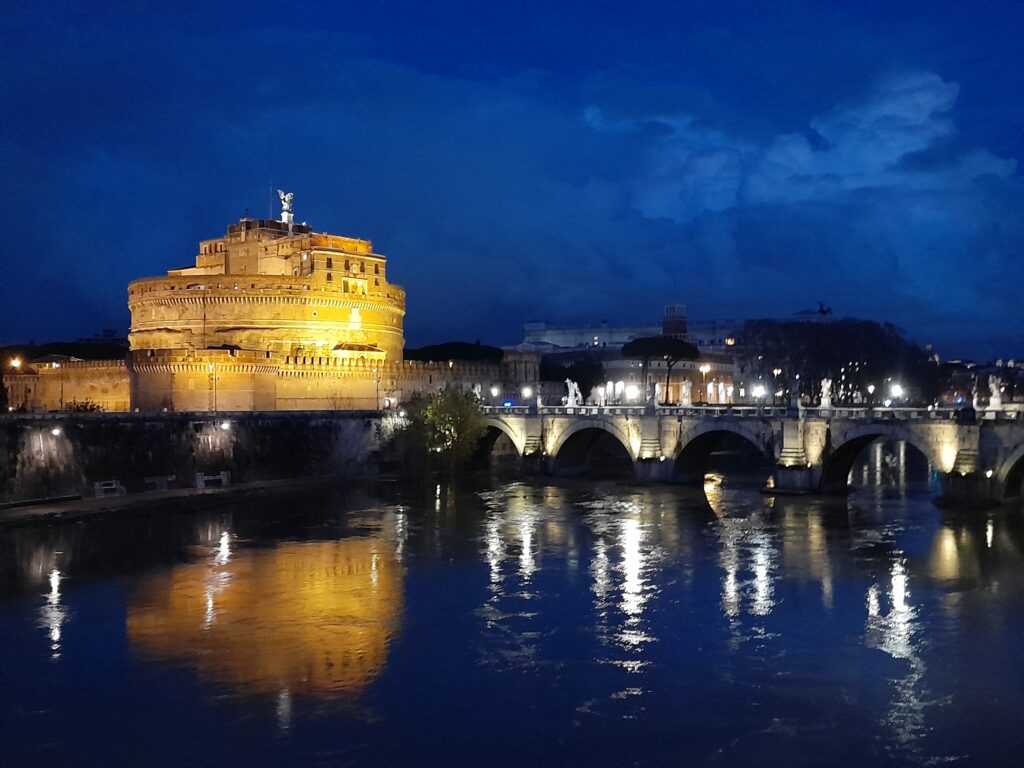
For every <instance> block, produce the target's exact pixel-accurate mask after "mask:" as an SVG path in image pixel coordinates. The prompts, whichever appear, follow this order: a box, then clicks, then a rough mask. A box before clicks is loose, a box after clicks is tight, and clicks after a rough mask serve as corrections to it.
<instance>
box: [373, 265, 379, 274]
mask: <svg viewBox="0 0 1024 768" xmlns="http://www.w3.org/2000/svg"><path fill="white" fill-rule="evenodd" d="M373 274H375V275H379V274H380V264H374V265H373Z"/></svg>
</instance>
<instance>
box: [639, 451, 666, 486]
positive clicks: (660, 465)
mask: <svg viewBox="0 0 1024 768" xmlns="http://www.w3.org/2000/svg"><path fill="white" fill-rule="evenodd" d="M672 469H673V464H672V462H671V461H667V460H666V459H665V457H664V456H662V457H661V458H658V459H637V460H636V461H634V462H633V472H634V473H635V475H636V479H637V481H639V482H641V483H670V482H672Z"/></svg>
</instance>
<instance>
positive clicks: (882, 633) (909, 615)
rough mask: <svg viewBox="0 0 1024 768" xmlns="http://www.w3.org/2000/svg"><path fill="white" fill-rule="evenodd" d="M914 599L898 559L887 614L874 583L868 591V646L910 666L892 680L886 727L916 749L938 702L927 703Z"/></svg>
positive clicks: (890, 585)
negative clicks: (927, 717)
mask: <svg viewBox="0 0 1024 768" xmlns="http://www.w3.org/2000/svg"><path fill="white" fill-rule="evenodd" d="M911 597H912V593H911V591H910V584H909V579H908V575H907V568H906V563H905V561H904V560H903V559H902V557H897V558H896V559H894V560H893V563H892V566H891V569H890V572H889V590H888V594H887V598H888V603H889V610H888V612H887V613H885V614H883V613H882V606H881V589H880V587H879V585H878V584H872V585H871V587H870V588H869V589H868V593H867V613H868V617H867V632H866V637H865V644H866V645H867V646H868V647H869V648H877V649H878V650H880V651H882V652H884V653H886V654H888V655H889V656H891V657H892V658H893V659H896V660H898V661H900V662H903V663H905V664H906V665H907V667H906V672H905V674H903V675H902V676H900V677H897V678H896V679H894V680H893V686H894V688H895V693H894V695H893V698H892V701H891V702H890V706H889V709H888V711H887V712H886V715H885V718H884V724H885V726H886V727H887V728H888V729H890V730H891V731H892V732H893V734H894V736H895V737H896V740H897V741H898V742H899V743H900V744H901V745H903V746H904V747H907V748H910V749H917V748H918V747H919V744H920V741H921V739H922V738H923V737H924V736H925V735H926V733H927V728H926V725H925V710H926V708H927V707H928V706H931V705H934V704H937V703H939V702H934V701H928V700H927V696H928V691H927V690H926V689H925V688H924V685H923V680H924V675H925V664H924V661H923V659H922V658H921V654H920V649H919V647H918V646H919V645H920V643H919V642H918V640H917V637H916V636H917V634H918V630H919V627H918V622H917V618H918V616H917V614H918V611H917V608H916V607H915V606H914V605H913V604H912V602H911Z"/></svg>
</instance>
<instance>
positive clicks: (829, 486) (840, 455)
mask: <svg viewBox="0 0 1024 768" xmlns="http://www.w3.org/2000/svg"><path fill="white" fill-rule="evenodd" d="M879 426H880V425H878V424H870V425H865V426H863V427H859V428H858V427H854V428H852V429H849V430H846V431H845V432H844V436H843V440H842V442H840V443H837V444H835V445H833V446H832V448H831V451H829V453H828V455H822V459H821V482H820V484H819V490H820V491H821V492H822V493H845V492H846V489H847V487H848V482H847V481H848V478H849V476H850V472H851V471H852V470H853V464H854V462H856V461H857V457H858V456H860V454H861V452H863V451H864V449H865V448H867V447H868V446H869V445H870V444H871V443H873V442H874V441H875V440H902V441H904V442H905V443H906V444H907V445H909V446H911V447H912V448H914V449H915V450H916V451H918V452H919V453H921V454H922V455H923V456H924V457H925V458H926V459H927V460H928V464H929V465H930V466H931V467H933V468H936V467H941V466H942V461H941V457H940V456H939V455H938V454H937V453H936V451H935V449H934V448H933V446H932V445H931V444H930V443H929V442H928V441H927V440H924V439H922V438H921V437H920V436H919V435H917V434H915V433H914V432H913V431H912V430H910V429H907V428H906V427H902V426H896V425H892V426H886V427H883V428H881V429H880V428H879Z"/></svg>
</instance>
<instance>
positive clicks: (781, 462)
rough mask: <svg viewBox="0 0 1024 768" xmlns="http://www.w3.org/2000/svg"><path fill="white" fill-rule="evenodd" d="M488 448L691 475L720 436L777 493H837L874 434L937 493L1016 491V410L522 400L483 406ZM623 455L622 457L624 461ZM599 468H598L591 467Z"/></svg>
mask: <svg viewBox="0 0 1024 768" xmlns="http://www.w3.org/2000/svg"><path fill="white" fill-rule="evenodd" d="M484 412H485V419H486V422H487V426H488V427H489V433H488V434H489V436H490V441H489V445H490V446H494V444H495V442H496V441H497V440H498V438H499V437H500V436H501V435H505V436H506V437H507V438H508V441H507V442H505V445H506V447H507V445H508V443H509V442H510V443H511V445H512V446H514V448H515V453H516V454H517V455H518V456H522V457H531V458H532V459H534V460H537V461H539V462H540V463H541V464H542V465H543V466H544V468H545V469H547V470H548V471H550V472H553V473H556V474H557V473H570V472H581V471H588V470H595V468H597V466H598V465H600V464H601V461H599V460H601V459H614V458H615V457H618V459H619V460H620V465H621V464H625V465H626V466H627V467H628V466H630V464H631V467H632V472H633V475H634V477H635V478H637V479H639V480H654V481H667V482H670V481H675V482H697V481H698V480H701V479H702V478H703V474H704V467H705V466H706V463H707V459H708V455H709V453H710V451H711V450H712V449H713V448H714V446H716V445H718V444H719V443H720V440H721V439H722V438H723V435H732V436H734V437H732V438H731V439H733V440H735V439H737V438H741V439H742V440H744V441H746V442H747V443H749V444H751V445H752V446H753V447H754V448H755V449H756V450H757V451H758V452H760V453H761V454H762V455H763V456H764V458H765V459H767V460H768V461H770V462H771V464H772V465H773V466H774V468H775V469H774V482H775V487H776V488H777V489H778V490H779V491H780V492H786V491H788V492H804V493H806V492H811V493H830V492H843V491H845V489H846V485H847V477H848V476H849V473H850V470H851V468H852V466H853V463H854V461H855V460H856V458H857V456H858V455H859V454H860V452H861V451H862V450H864V449H865V448H866V447H867V445H868V444H869V443H871V442H872V441H874V440H876V439H895V440H904V441H906V443H908V444H909V445H911V446H913V447H914V448H916V449H917V450H918V451H920V452H921V453H922V454H923V455H924V456H925V457H926V458H927V459H928V462H929V464H930V466H931V468H932V469H934V470H935V471H937V472H938V473H939V474H940V478H941V482H942V490H943V495H944V496H945V497H948V498H950V499H959V500H963V501H970V502H981V503H984V502H999V501H1003V500H1004V499H1007V498H1011V497H1016V496H1020V494H1021V492H1022V489H1021V485H1022V481H1024V412H1020V411H999V412H988V413H985V412H981V413H979V415H978V416H977V417H975V415H974V414H973V412H965V411H960V410H955V409H935V408H931V409H923V408H829V409H818V408H783V407H749V406H729V407H726V406H722V407H716V406H703V407H701V406H673V407H664V408H662V407H655V406H646V407H644V406H604V407H600V406H542V407H539V408H536V407H530V406H514V407H494V406H489V407H486V408H484ZM625 459H628V462H629V463H626V462H625V461H624V460H625ZM597 471H600V469H597Z"/></svg>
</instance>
